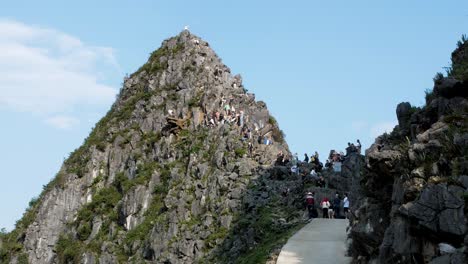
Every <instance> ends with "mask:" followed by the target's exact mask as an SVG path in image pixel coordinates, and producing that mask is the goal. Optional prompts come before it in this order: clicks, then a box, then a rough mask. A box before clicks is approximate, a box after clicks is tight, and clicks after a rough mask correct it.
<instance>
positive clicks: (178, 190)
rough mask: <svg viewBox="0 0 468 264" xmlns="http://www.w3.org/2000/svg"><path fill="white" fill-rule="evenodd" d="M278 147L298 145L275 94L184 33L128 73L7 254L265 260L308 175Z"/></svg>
mask: <svg viewBox="0 0 468 264" xmlns="http://www.w3.org/2000/svg"><path fill="white" fill-rule="evenodd" d="M228 105H229V107H228ZM233 108H235V109H233ZM241 111H242V113H241ZM228 113H234V114H233V115H232V116H229V119H231V120H229V121H227V119H228V115H227V114H228ZM221 115H224V120H225V121H221V120H220V119H221V117H220V116H221ZM241 116H242V117H243V118H242V120H241ZM258 138H260V139H261V140H257V139H258ZM264 138H267V139H269V140H270V141H272V142H273V144H269V145H265V144H260V143H261V142H263V140H264ZM279 151H283V152H285V153H289V151H288V146H287V145H286V143H285V142H284V139H283V134H282V131H281V130H280V129H279V128H278V125H277V123H276V121H275V119H274V118H273V117H271V116H270V114H269V112H268V109H267V107H266V105H265V103H263V102H257V101H255V96H254V95H253V94H251V93H247V92H246V89H244V87H243V85H242V80H241V77H240V76H238V75H237V76H232V75H231V73H230V70H229V68H228V67H226V66H225V65H224V64H222V62H221V60H220V59H219V58H218V57H217V55H216V54H215V53H214V51H213V50H212V49H211V48H210V47H209V45H208V43H207V42H205V41H203V40H202V39H200V38H198V37H197V36H195V35H193V34H191V33H190V32H188V31H183V32H181V33H180V34H179V35H178V36H176V37H173V38H170V39H168V40H166V41H164V42H163V44H162V47H161V48H159V49H158V50H156V51H155V52H153V53H152V54H151V56H150V58H149V60H148V62H147V63H146V64H145V65H143V66H142V67H141V68H140V69H139V70H138V71H137V72H135V73H134V74H132V75H131V76H129V77H128V78H126V79H125V81H124V84H123V87H122V89H121V91H120V93H119V95H118V98H117V101H116V102H115V103H114V104H113V106H112V108H111V109H110V111H109V112H108V113H107V115H106V116H105V117H104V118H103V119H102V120H101V121H99V123H97V124H96V126H95V128H94V129H93V131H92V132H91V134H90V135H89V137H88V138H87V139H86V140H85V142H84V144H83V145H82V146H81V147H80V148H78V149H77V150H75V151H74V152H73V153H72V154H71V155H70V157H69V158H68V159H67V160H66V161H65V162H64V164H63V166H62V168H61V169H60V171H59V173H58V174H57V176H56V177H55V179H54V180H53V181H52V182H50V183H49V184H48V185H47V186H45V188H44V191H43V193H42V194H41V195H40V197H39V198H38V199H37V200H35V201H32V203H31V204H30V208H29V209H28V210H27V212H26V213H25V215H24V217H23V218H22V219H21V220H20V221H18V223H17V225H16V229H15V230H13V231H12V232H11V233H9V234H4V235H2V236H1V237H0V262H1V263H27V262H28V261H29V262H30V263H40V264H42V263H44V264H45V263H141V262H148V263H194V262H202V263H206V262H207V261H211V262H219V261H220V260H222V261H223V262H225V263H228V262H237V261H241V260H242V261H246V262H247V263H248V262H251V260H250V258H252V259H255V258H258V259H266V258H268V255H269V254H270V250H271V248H273V247H274V246H275V243H277V242H276V241H279V240H280V238H281V237H283V236H284V235H286V234H288V232H290V230H291V229H293V228H294V227H295V226H297V225H298V221H297V217H295V214H296V213H295V212H294V206H295V204H296V203H297V201H300V199H301V197H298V199H297V200H296V199H287V200H285V199H280V197H281V196H280V195H281V193H282V191H283V190H285V189H287V188H291V189H294V188H299V189H300V188H301V185H300V179H298V178H295V177H289V173H288V171H287V170H286V171H285V170H284V169H281V168H274V167H271V164H272V163H273V162H274V160H275V157H276V154H277V153H278V152H279ZM300 192H301V191H300V190H299V191H297V193H300ZM226 238H229V239H226ZM259 246H262V247H263V248H262V249H261V250H259V251H257V250H256V249H257V247H259ZM226 247H228V248H229V250H221V248H226ZM254 250H256V252H262V253H261V254H259V255H258V254H257V255H256V254H254V255H252V256H251V255H249V254H250V253H251V252H252V251H254ZM238 259H239V260H238Z"/></svg>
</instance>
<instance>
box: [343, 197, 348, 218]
mask: <svg viewBox="0 0 468 264" xmlns="http://www.w3.org/2000/svg"><path fill="white" fill-rule="evenodd" d="M343 212H344V215H345V218H346V219H348V218H349V217H348V213H349V198H348V194H347V193H345V197H344V199H343Z"/></svg>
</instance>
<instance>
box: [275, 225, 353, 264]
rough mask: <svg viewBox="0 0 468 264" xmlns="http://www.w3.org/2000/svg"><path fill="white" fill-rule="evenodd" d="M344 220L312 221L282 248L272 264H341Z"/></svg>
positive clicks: (343, 260)
mask: <svg viewBox="0 0 468 264" xmlns="http://www.w3.org/2000/svg"><path fill="white" fill-rule="evenodd" d="M348 223H349V222H348V220H344V219H323V218H316V219H314V220H312V222H310V223H309V224H307V225H306V226H305V227H304V228H302V229H301V230H299V231H298V232H297V233H296V234H295V235H294V236H292V237H291V238H290V239H289V240H288V242H287V243H286V245H284V247H283V249H282V250H281V253H280V255H279V257H278V260H277V262H276V264H299V263H301V264H322V263H324V264H325V263H326V264H331V263H333V264H344V263H350V261H351V258H349V257H345V251H346V246H345V240H346V226H347V225H348Z"/></svg>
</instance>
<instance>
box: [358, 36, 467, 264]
mask: <svg viewBox="0 0 468 264" xmlns="http://www.w3.org/2000/svg"><path fill="white" fill-rule="evenodd" d="M467 51H468V42H466V41H465V42H464V43H459V48H458V49H457V50H456V51H455V52H454V53H453V54H452V62H453V64H452V71H451V72H449V76H448V77H444V76H443V75H442V74H438V75H437V76H436V78H434V90H433V92H431V93H428V94H427V95H426V105H425V106H424V107H422V108H416V107H412V106H411V105H410V104H409V103H401V104H399V105H398V107H397V111H396V112H397V117H398V126H397V127H396V128H395V129H394V131H393V132H392V133H391V134H384V135H382V136H380V137H378V138H377V139H376V141H375V143H374V144H373V145H372V146H371V147H370V148H369V149H368V150H367V151H366V167H365V169H364V171H363V173H362V177H361V179H360V184H359V185H358V186H356V187H357V189H354V191H352V193H354V194H355V195H357V196H356V197H355V198H354V199H351V201H354V202H352V205H351V207H352V208H351V209H352V212H353V217H352V219H351V226H352V229H351V238H352V245H351V249H350V251H351V254H352V256H353V262H354V263H466V262H467V261H468V258H467V254H468V247H467V246H468V233H467V217H468V214H467V206H466V202H467V201H468V199H467V197H468V189H467V187H468V185H467V182H466V176H464V175H467V174H468V170H467V168H468V166H467V158H468V145H467V143H468V142H467V140H466V139H467V138H468V93H467V91H468V82H467V77H468V75H467V74H466V73H467V71H466V69H467V67H466V66H467V65H468V57H467V56H466V52H467Z"/></svg>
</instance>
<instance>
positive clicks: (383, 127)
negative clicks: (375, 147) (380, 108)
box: [370, 121, 398, 138]
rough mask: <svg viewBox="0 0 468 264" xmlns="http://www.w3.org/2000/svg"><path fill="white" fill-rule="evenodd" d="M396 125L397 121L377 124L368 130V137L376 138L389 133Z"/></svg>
mask: <svg viewBox="0 0 468 264" xmlns="http://www.w3.org/2000/svg"><path fill="white" fill-rule="evenodd" d="M397 124H398V122H397V121H386V122H380V123H377V124H375V125H373V126H372V127H371V128H370V136H371V137H372V138H376V137H378V136H380V135H382V134H384V133H385V132H387V133H390V132H392V130H393V128H394V127H395V126H396V125H397Z"/></svg>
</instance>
